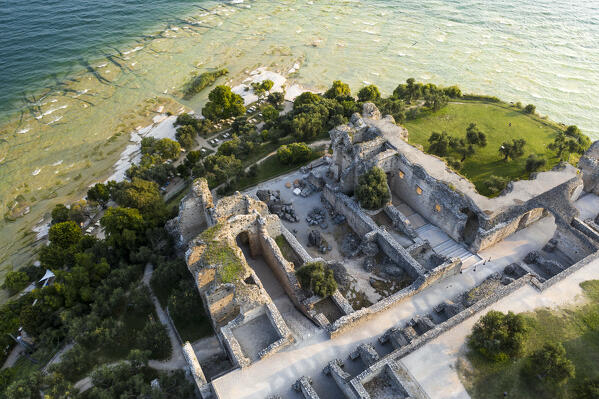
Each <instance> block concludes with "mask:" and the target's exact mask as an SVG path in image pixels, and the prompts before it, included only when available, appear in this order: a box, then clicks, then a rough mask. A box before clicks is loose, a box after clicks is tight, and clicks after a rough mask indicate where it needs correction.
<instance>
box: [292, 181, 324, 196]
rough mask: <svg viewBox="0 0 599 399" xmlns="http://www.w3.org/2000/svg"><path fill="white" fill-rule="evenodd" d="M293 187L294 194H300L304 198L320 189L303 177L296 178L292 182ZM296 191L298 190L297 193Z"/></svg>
mask: <svg viewBox="0 0 599 399" xmlns="http://www.w3.org/2000/svg"><path fill="white" fill-rule="evenodd" d="M293 187H294V190H293V192H294V193H295V194H296V195H300V196H302V197H304V198H305V197H309V196H311V195H312V194H313V193H314V192H316V191H319V190H320V189H319V188H318V187H316V186H315V185H314V184H312V183H310V182H309V181H307V180H305V179H297V180H296V181H294V182H293ZM298 191H299V193H298Z"/></svg>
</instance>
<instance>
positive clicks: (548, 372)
mask: <svg viewBox="0 0 599 399" xmlns="http://www.w3.org/2000/svg"><path fill="white" fill-rule="evenodd" d="M526 372H527V373H528V374H529V375H530V376H531V377H533V380H534V378H535V377H538V378H540V379H541V380H542V381H543V382H545V383H549V384H556V385H559V384H562V383H564V382H566V380H567V379H568V378H573V377H574V364H573V363H572V362H571V361H570V360H568V358H567V357H566V349H564V346H563V345H562V344H560V343H559V342H558V343H546V344H545V345H543V347H542V348H540V349H538V350H536V351H535V352H533V354H532V355H530V358H529V360H528V364H527V365H526Z"/></svg>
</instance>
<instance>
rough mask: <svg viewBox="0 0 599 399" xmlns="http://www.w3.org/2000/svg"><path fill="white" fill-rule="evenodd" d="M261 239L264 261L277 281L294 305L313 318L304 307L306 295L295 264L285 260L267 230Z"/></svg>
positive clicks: (263, 231)
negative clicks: (296, 274)
mask: <svg viewBox="0 0 599 399" xmlns="http://www.w3.org/2000/svg"><path fill="white" fill-rule="evenodd" d="M259 238H260V244H261V246H262V256H263V257H264V260H265V261H266V263H267V264H268V266H269V267H270V268H271V270H272V271H273V273H274V274H275V276H276V277H277V280H278V281H279V283H280V284H281V286H282V287H283V289H284V290H285V292H286V293H287V295H288V296H289V298H290V299H291V301H292V302H293V304H294V305H295V306H296V307H297V308H298V309H299V310H300V311H301V312H302V313H304V314H305V315H306V316H307V317H309V318H311V314H310V313H309V312H308V309H306V307H305V306H304V305H303V301H304V300H305V299H306V295H305V294H304V291H303V290H302V289H301V287H300V284H299V281H298V280H297V277H296V276H295V269H294V265H293V263H291V262H288V261H287V260H286V259H285V257H284V256H283V254H282V253H281V250H280V249H279V246H278V245H277V243H276V242H275V240H274V239H272V237H270V235H269V234H268V232H267V231H266V229H263V230H261V232H260V234H259Z"/></svg>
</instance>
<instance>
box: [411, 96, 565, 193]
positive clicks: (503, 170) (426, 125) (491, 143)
mask: <svg viewBox="0 0 599 399" xmlns="http://www.w3.org/2000/svg"><path fill="white" fill-rule="evenodd" d="M470 123H476V125H477V126H478V128H479V129H480V130H481V131H483V132H484V133H485V134H486V135H487V141H488V144H487V146H486V147H484V148H478V147H475V148H476V153H475V154H474V155H473V156H471V157H469V158H467V159H466V161H464V163H463V166H462V168H461V170H459V171H458V172H459V173H461V174H462V175H464V176H466V177H467V178H469V179H470V180H471V181H472V182H473V183H474V185H475V186H476V188H477V190H478V191H479V192H480V193H481V194H483V195H489V194H490V192H489V191H488V190H487V188H486V187H485V185H484V184H483V181H484V180H486V179H487V178H488V177H489V176H490V175H496V176H500V177H505V178H508V179H509V180H520V179H527V178H528V173H527V172H526V171H525V169H524V167H525V165H526V158H527V157H528V156H529V155H530V154H533V153H534V154H537V155H540V156H543V157H544V158H545V159H546V160H547V164H546V165H545V168H544V169H543V170H548V169H551V168H552V167H554V166H555V165H556V164H557V163H558V161H559V159H558V158H557V157H556V156H555V153H553V152H551V151H549V150H548V149H547V145H548V144H549V143H550V142H552V141H553V139H554V138H555V136H556V134H557V132H558V129H559V127H558V126H557V125H556V124H554V123H552V122H550V121H545V120H542V119H540V118H539V117H537V116H532V115H527V114H524V113H523V112H522V111H520V110H517V109H516V108H514V107H510V106H509V105H508V104H504V103H497V104H496V103H487V102H478V101H463V102H454V103H450V104H449V105H447V106H446V107H445V108H443V109H441V110H440V111H438V112H435V113H432V114H430V113H429V114H423V115H422V116H421V117H418V118H417V119H414V120H409V121H406V122H405V124H404V126H405V127H406V128H407V129H408V132H409V141H410V143H412V144H420V145H422V146H423V147H424V149H425V150H427V149H428V146H429V143H428V138H429V137H430V135H431V133H432V132H439V133H441V132H443V131H446V132H447V133H448V134H449V135H451V136H455V137H465V135H466V128H467V127H468V125H469V124H470ZM510 123H511V126H510ZM518 138H523V139H525V140H526V143H527V144H526V145H525V147H524V150H525V154H524V156H522V157H520V158H518V159H516V160H510V161H509V162H505V161H504V160H503V158H502V156H501V155H500V154H499V147H500V146H501V144H502V143H503V142H504V141H510V142H511V140H512V139H518Z"/></svg>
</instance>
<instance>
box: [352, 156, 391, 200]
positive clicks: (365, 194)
mask: <svg viewBox="0 0 599 399" xmlns="http://www.w3.org/2000/svg"><path fill="white" fill-rule="evenodd" d="M356 198H357V200H358V201H359V202H360V205H361V206H362V207H363V208H366V209H379V208H381V207H382V206H383V205H385V204H386V203H387V202H389V200H390V199H391V194H390V193H389V186H388V185H387V175H386V174H385V172H384V171H383V170H382V169H381V168H379V167H377V166H375V167H373V168H372V169H370V170H369V171H368V172H366V173H364V174H363V175H362V176H360V178H359V179H358V186H357V187H356Z"/></svg>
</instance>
